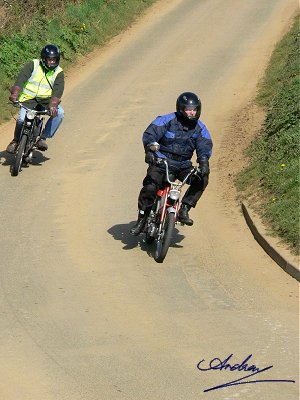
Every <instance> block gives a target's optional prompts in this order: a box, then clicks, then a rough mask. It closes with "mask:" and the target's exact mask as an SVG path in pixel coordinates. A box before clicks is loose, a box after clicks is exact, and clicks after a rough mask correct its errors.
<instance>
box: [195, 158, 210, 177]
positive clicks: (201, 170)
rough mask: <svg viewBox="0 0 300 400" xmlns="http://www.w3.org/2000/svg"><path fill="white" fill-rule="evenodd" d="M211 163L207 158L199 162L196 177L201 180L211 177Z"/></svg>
mask: <svg viewBox="0 0 300 400" xmlns="http://www.w3.org/2000/svg"><path fill="white" fill-rule="evenodd" d="M209 172H210V171H209V162H208V159H207V158H203V159H201V160H199V165H198V167H197V170H196V175H198V176H199V177H200V178H201V177H203V176H207V175H209Z"/></svg>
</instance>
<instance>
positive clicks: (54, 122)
mask: <svg viewBox="0 0 300 400" xmlns="http://www.w3.org/2000/svg"><path fill="white" fill-rule="evenodd" d="M57 111H58V113H57V116H56V117H50V118H49V119H48V121H47V122H46V125H45V127H44V130H43V132H42V137H43V138H52V137H53V136H54V135H55V133H56V131H57V130H58V128H59V127H60V124H61V123H62V120H63V119H64V116H65V112H64V110H63V108H62V106H58V107H57ZM25 114H26V110H25V108H23V107H21V108H20V112H19V115H18V118H17V122H16V127H15V134H14V139H15V140H19V139H20V135H21V130H22V126H23V122H24V119H25Z"/></svg>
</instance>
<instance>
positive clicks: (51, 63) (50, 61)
mask: <svg viewBox="0 0 300 400" xmlns="http://www.w3.org/2000/svg"><path fill="white" fill-rule="evenodd" d="M58 63H59V61H58V58H57V57H55V56H54V57H46V58H45V65H46V67H47V68H49V69H54V68H56V67H57V66H58Z"/></svg>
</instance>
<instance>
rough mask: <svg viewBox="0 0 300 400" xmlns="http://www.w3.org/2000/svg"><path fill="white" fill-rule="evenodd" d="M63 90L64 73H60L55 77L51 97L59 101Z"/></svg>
mask: <svg viewBox="0 0 300 400" xmlns="http://www.w3.org/2000/svg"><path fill="white" fill-rule="evenodd" d="M64 89H65V75H64V71H61V72H60V73H59V74H58V75H57V77H56V79H55V81H54V84H53V92H52V97H57V98H59V99H61V98H62V95H63V92H64Z"/></svg>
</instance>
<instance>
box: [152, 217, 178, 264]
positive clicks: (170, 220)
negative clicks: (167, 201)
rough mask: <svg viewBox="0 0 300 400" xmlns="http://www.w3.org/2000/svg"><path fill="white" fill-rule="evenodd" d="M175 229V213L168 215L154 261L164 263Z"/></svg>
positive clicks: (157, 244) (158, 241) (157, 243)
mask: <svg viewBox="0 0 300 400" xmlns="http://www.w3.org/2000/svg"><path fill="white" fill-rule="evenodd" d="M174 227H175V213H172V212H170V213H167V214H166V218H165V222H164V226H163V229H162V235H161V237H160V238H159V239H158V240H157V242H156V249H155V255H154V259H155V261H156V262H158V263H162V262H163V261H164V259H165V257H166V255H167V252H168V250H169V247H170V244H171V240H172V235H173V231H174Z"/></svg>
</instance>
